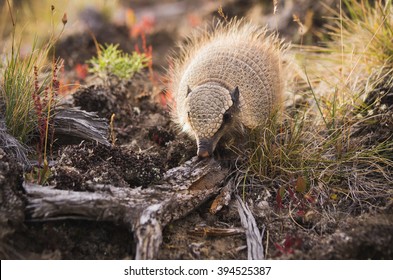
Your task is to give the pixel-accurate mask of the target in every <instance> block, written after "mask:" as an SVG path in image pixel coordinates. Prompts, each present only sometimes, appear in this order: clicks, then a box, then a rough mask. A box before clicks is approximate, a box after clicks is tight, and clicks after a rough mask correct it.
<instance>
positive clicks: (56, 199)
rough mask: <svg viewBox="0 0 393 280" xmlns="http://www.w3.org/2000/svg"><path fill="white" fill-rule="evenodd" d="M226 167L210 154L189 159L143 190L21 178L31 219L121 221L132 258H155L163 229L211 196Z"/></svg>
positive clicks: (217, 189)
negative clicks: (130, 239) (70, 186)
mask: <svg viewBox="0 0 393 280" xmlns="http://www.w3.org/2000/svg"><path fill="white" fill-rule="evenodd" d="M227 173H228V170H226V169H224V168H222V167H221V166H220V165H219V164H218V163H217V162H216V161H214V160H213V159H210V160H203V161H199V160H198V159H197V158H193V159H191V160H190V161H188V162H186V163H185V164H184V165H182V166H180V167H176V168H173V169H170V170H169V171H167V172H166V174H165V175H164V177H163V180H162V181H161V182H160V184H157V185H154V186H151V187H148V188H145V189H142V188H140V187H138V188H134V189H132V188H118V187H115V186H112V185H91V190H94V191H93V192H73V191H64V190H57V189H54V188H53V187H43V186H39V185H34V184H31V183H24V188H25V190H26V193H27V201H28V205H27V209H28V213H29V215H30V217H31V219H32V220H40V221H47V220H53V219H89V220H98V221H110V222H114V223H116V224H124V225H126V226H127V227H128V228H129V229H130V230H131V231H132V232H133V233H134V236H135V238H136V243H137V244H136V259H154V258H156V256H157V253H158V250H159V247H160V244H161V242H162V228H163V227H164V226H165V225H167V224H168V223H170V222H171V221H173V220H176V219H179V218H181V217H184V216H185V215H186V214H187V213H189V212H191V211H193V210H194V209H195V208H197V207H198V206H199V205H200V204H201V203H203V202H205V201H206V200H207V199H209V198H211V197H212V196H213V195H216V194H217V193H218V192H219V190H220V189H221V184H222V183H223V180H224V179H225V177H226V176H227Z"/></svg>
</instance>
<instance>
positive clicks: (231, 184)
mask: <svg viewBox="0 0 393 280" xmlns="http://www.w3.org/2000/svg"><path fill="white" fill-rule="evenodd" d="M235 189H236V184H235V181H234V179H231V180H229V181H228V183H227V184H226V185H225V187H223V188H222V189H221V190H220V193H219V194H218V195H217V197H216V198H215V199H214V201H213V203H212V205H211V206H210V209H209V211H210V213H212V214H213V215H215V214H216V213H217V212H218V211H220V210H221V209H222V207H224V206H228V204H229V202H230V200H231V197H232V193H233V192H234V191H235Z"/></svg>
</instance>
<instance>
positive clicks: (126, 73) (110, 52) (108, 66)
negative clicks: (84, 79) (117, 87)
mask: <svg viewBox="0 0 393 280" xmlns="http://www.w3.org/2000/svg"><path fill="white" fill-rule="evenodd" d="M118 47H119V45H113V44H110V45H108V44H106V45H105V46H102V45H100V46H99V52H98V55H97V57H93V58H92V59H90V60H88V63H89V64H90V67H89V72H90V73H93V74H95V75H97V76H98V77H99V78H101V79H103V80H104V81H108V80H109V78H110V77H112V76H115V77H117V78H119V79H120V80H128V79H131V78H132V77H133V76H134V75H135V73H137V72H139V71H141V70H142V69H143V68H145V67H147V66H148V64H149V61H150V58H149V57H147V56H146V54H144V53H137V52H133V53H132V54H128V53H124V52H123V51H121V50H119V49H118Z"/></svg>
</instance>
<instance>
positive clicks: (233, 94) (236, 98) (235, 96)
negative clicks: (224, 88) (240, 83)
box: [231, 87, 239, 104]
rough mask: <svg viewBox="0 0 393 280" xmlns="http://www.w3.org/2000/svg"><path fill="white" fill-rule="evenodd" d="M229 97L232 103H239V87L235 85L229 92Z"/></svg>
mask: <svg viewBox="0 0 393 280" xmlns="http://www.w3.org/2000/svg"><path fill="white" fill-rule="evenodd" d="M231 97H232V101H233V103H234V104H239V87H235V89H234V90H233V91H232V92H231Z"/></svg>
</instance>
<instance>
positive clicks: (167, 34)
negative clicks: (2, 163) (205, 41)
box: [0, 0, 339, 71]
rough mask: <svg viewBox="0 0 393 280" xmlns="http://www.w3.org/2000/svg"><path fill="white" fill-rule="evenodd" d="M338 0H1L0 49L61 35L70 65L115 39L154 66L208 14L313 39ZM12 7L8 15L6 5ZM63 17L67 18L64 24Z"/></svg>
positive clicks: (163, 63)
mask: <svg viewBox="0 0 393 280" xmlns="http://www.w3.org/2000/svg"><path fill="white" fill-rule="evenodd" d="M337 2H339V1H338V0H324V1H313V0H285V1H284V0H199V1H191V0H163V1H162V0H161V1H155V0H134V1H130V0H115V1H107V0H68V1H62V0H39V1H37V0H8V1H7V0H1V1H0V7H1V10H0V13H1V14H0V38H1V41H0V52H1V53H3V54H4V53H7V51H9V49H10V45H11V38H12V36H11V34H12V30H13V24H12V22H13V21H14V22H15V23H16V26H15V38H16V40H20V48H21V52H22V54H23V52H29V51H30V50H31V45H32V42H33V41H34V39H35V38H37V40H38V42H40V41H45V40H47V38H49V37H51V36H57V35H60V33H61V32H62V29H63V27H64V30H63V32H62V33H61V36H59V41H58V43H57V44H58V47H57V49H56V51H57V55H58V56H60V57H62V58H64V59H65V66H66V67H67V68H68V69H70V68H74V67H76V65H78V64H81V63H84V62H85V61H86V60H87V59H89V58H90V57H92V56H93V55H94V54H95V53H96V46H95V42H98V43H100V44H104V43H115V44H119V45H120V48H121V49H122V50H124V51H127V52H131V51H133V50H134V49H135V47H136V46H137V45H139V47H143V46H142V45H143V44H145V45H148V46H152V52H153V63H154V66H155V70H156V71H161V70H162V69H163V67H166V63H167V62H166V56H167V54H168V51H169V50H170V49H172V48H173V47H174V46H175V43H176V41H178V40H179V39H180V38H182V37H183V36H185V35H187V34H188V33H189V32H190V31H191V30H192V29H193V28H196V27H197V26H200V25H203V24H205V23H209V22H211V20H212V18H227V19H230V18H231V17H234V16H237V17H247V18H249V19H250V20H251V21H254V22H256V23H260V24H266V25H267V26H268V27H269V29H271V30H276V31H278V32H279V33H280V34H281V36H282V37H283V38H285V39H286V40H287V41H291V42H294V43H301V44H312V43H315V41H316V40H317V38H320V35H321V33H320V27H322V26H323V24H324V21H325V19H326V18H327V17H329V15H331V8H335V7H336V5H337ZM8 5H9V6H10V7H11V10H12V17H13V19H11V15H10V12H9V7H8ZM62 20H63V21H64V20H66V21H67V23H66V25H65V26H63V25H64V24H63V22H62Z"/></svg>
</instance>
